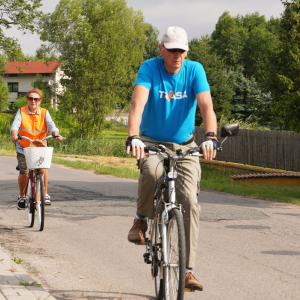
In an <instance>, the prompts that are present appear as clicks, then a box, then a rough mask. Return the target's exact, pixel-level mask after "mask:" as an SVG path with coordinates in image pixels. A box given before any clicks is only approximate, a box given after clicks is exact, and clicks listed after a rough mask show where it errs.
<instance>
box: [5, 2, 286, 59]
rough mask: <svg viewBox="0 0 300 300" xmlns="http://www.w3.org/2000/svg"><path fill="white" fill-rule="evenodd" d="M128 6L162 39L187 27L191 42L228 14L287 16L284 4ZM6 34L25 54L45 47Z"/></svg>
mask: <svg viewBox="0 0 300 300" xmlns="http://www.w3.org/2000/svg"><path fill="white" fill-rule="evenodd" d="M59 1H60V0H51V1H49V0H43V1H42V3H43V6H42V10H43V11H44V12H45V13H48V12H50V13H51V12H53V11H54V9H55V6H56V5H57V4H58V3H59ZM127 4H128V6H130V7H133V9H134V10H140V11H142V12H143V15H144V17H145V21H146V22H148V23H151V24H152V25H153V26H154V27H156V28H157V29H158V30H159V31H160V35H159V38H161V36H162V35H163V33H164V32H165V31H166V29H167V27H168V26H179V27H183V28H184V29H185V30H186V31H187V34H188V37H189V39H192V38H194V37H201V35H205V34H211V33H212V32H213V30H214V29H215V25H216V23H217V22H218V19H219V17H220V16H221V15H222V14H223V12H224V11H226V10H227V11H229V13H230V14H231V15H232V16H236V15H237V14H241V15H245V14H247V13H250V14H251V13H255V12H256V11H258V12H259V14H260V15H265V17H266V19H267V20H269V19H270V17H271V16H273V17H280V14H281V13H282V12H283V5H282V3H281V1H280V0H184V1H183V0H181V1H179V0H151V1H149V0H127ZM5 34H6V35H7V36H9V35H10V36H14V37H16V38H17V39H18V40H19V43H20V44H21V47H22V50H23V52H24V53H25V54H35V51H36V49H37V48H38V47H40V45H41V41H40V39H39V37H38V36H37V35H32V34H26V35H22V34H21V33H20V32H18V31H17V30H16V29H10V30H6V31H5Z"/></svg>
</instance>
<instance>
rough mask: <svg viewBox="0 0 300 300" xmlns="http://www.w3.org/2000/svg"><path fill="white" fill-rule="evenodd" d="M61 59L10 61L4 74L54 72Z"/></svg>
mask: <svg viewBox="0 0 300 300" xmlns="http://www.w3.org/2000/svg"><path fill="white" fill-rule="evenodd" d="M60 64H61V62H59V61H48V62H44V61H29V62H8V63H7V65H6V67H5V69H6V72H5V73H4V74H37V73H39V74H45V73H48V74H49V73H54V71H55V68H56V67H57V66H59V65H60Z"/></svg>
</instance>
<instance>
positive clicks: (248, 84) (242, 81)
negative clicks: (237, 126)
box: [230, 66, 272, 124]
mask: <svg viewBox="0 0 300 300" xmlns="http://www.w3.org/2000/svg"><path fill="white" fill-rule="evenodd" d="M230 77H231V78H232V79H233V83H234V85H233V91H234V96H233V98H232V101H231V105H232V106H231V111H232V116H233V117H234V118H235V119H239V120H243V121H245V120H247V119H249V118H250V117H251V119H252V121H253V122H259V123H261V124H268V123H269V122H270V121H271V119H272V118H271V116H270V104H271V97H270V93H264V92H263V91H262V90H261V89H260V88H259V86H258V84H257V82H256V80H255V78H254V77H250V78H248V77H245V75H244V71H243V67H241V66H240V67H239V68H238V69H237V71H236V72H230Z"/></svg>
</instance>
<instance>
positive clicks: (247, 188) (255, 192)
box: [200, 166, 300, 205]
mask: <svg viewBox="0 0 300 300" xmlns="http://www.w3.org/2000/svg"><path fill="white" fill-rule="evenodd" d="M239 173H240V172H239ZM234 174H238V173H237V172H234V171H224V170H217V169H214V168H210V167H207V166H202V179H201V184H200V185H201V188H204V189H209V190H215V191H219V192H225V193H230V194H235V195H243V196H250V197H257V198H262V199H267V200H276V201H279V202H284V203H293V204H298V205H300V186H299V187H293V186H286V187H285V186H262V185H241V184H235V185H234V184H232V183H231V178H230V175H234Z"/></svg>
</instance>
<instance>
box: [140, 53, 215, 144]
mask: <svg viewBox="0 0 300 300" xmlns="http://www.w3.org/2000/svg"><path fill="white" fill-rule="evenodd" d="M135 85H142V86H144V87H146V88H147V89H148V90H149V97H148V101H147V103H146V105H145V109H144V112H143V116H142V122H141V126H140V129H141V131H142V132H143V133H144V134H145V135H147V136H149V137H150V138H152V139H154V140H158V141H161V142H172V143H177V144H181V143H183V142H186V141H187V140H188V139H189V137H190V136H191V134H192V133H193V132H194V128H195V113H196V107H197V100H196V95H197V94H198V93H202V92H206V91H210V88H209V85H208V82H207V78H206V74H205V71H204V69H203V66H202V65H201V64H200V63H198V62H194V61H189V60H184V61H183V64H182V67H181V70H180V71H179V73H178V74H175V75H171V74H168V73H167V72H166V70H165V68H164V63H163V57H159V58H153V59H150V60H147V61H145V62H144V63H143V64H142V65H141V67H140V69H139V72H138V76H137V78H136V80H135Z"/></svg>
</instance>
